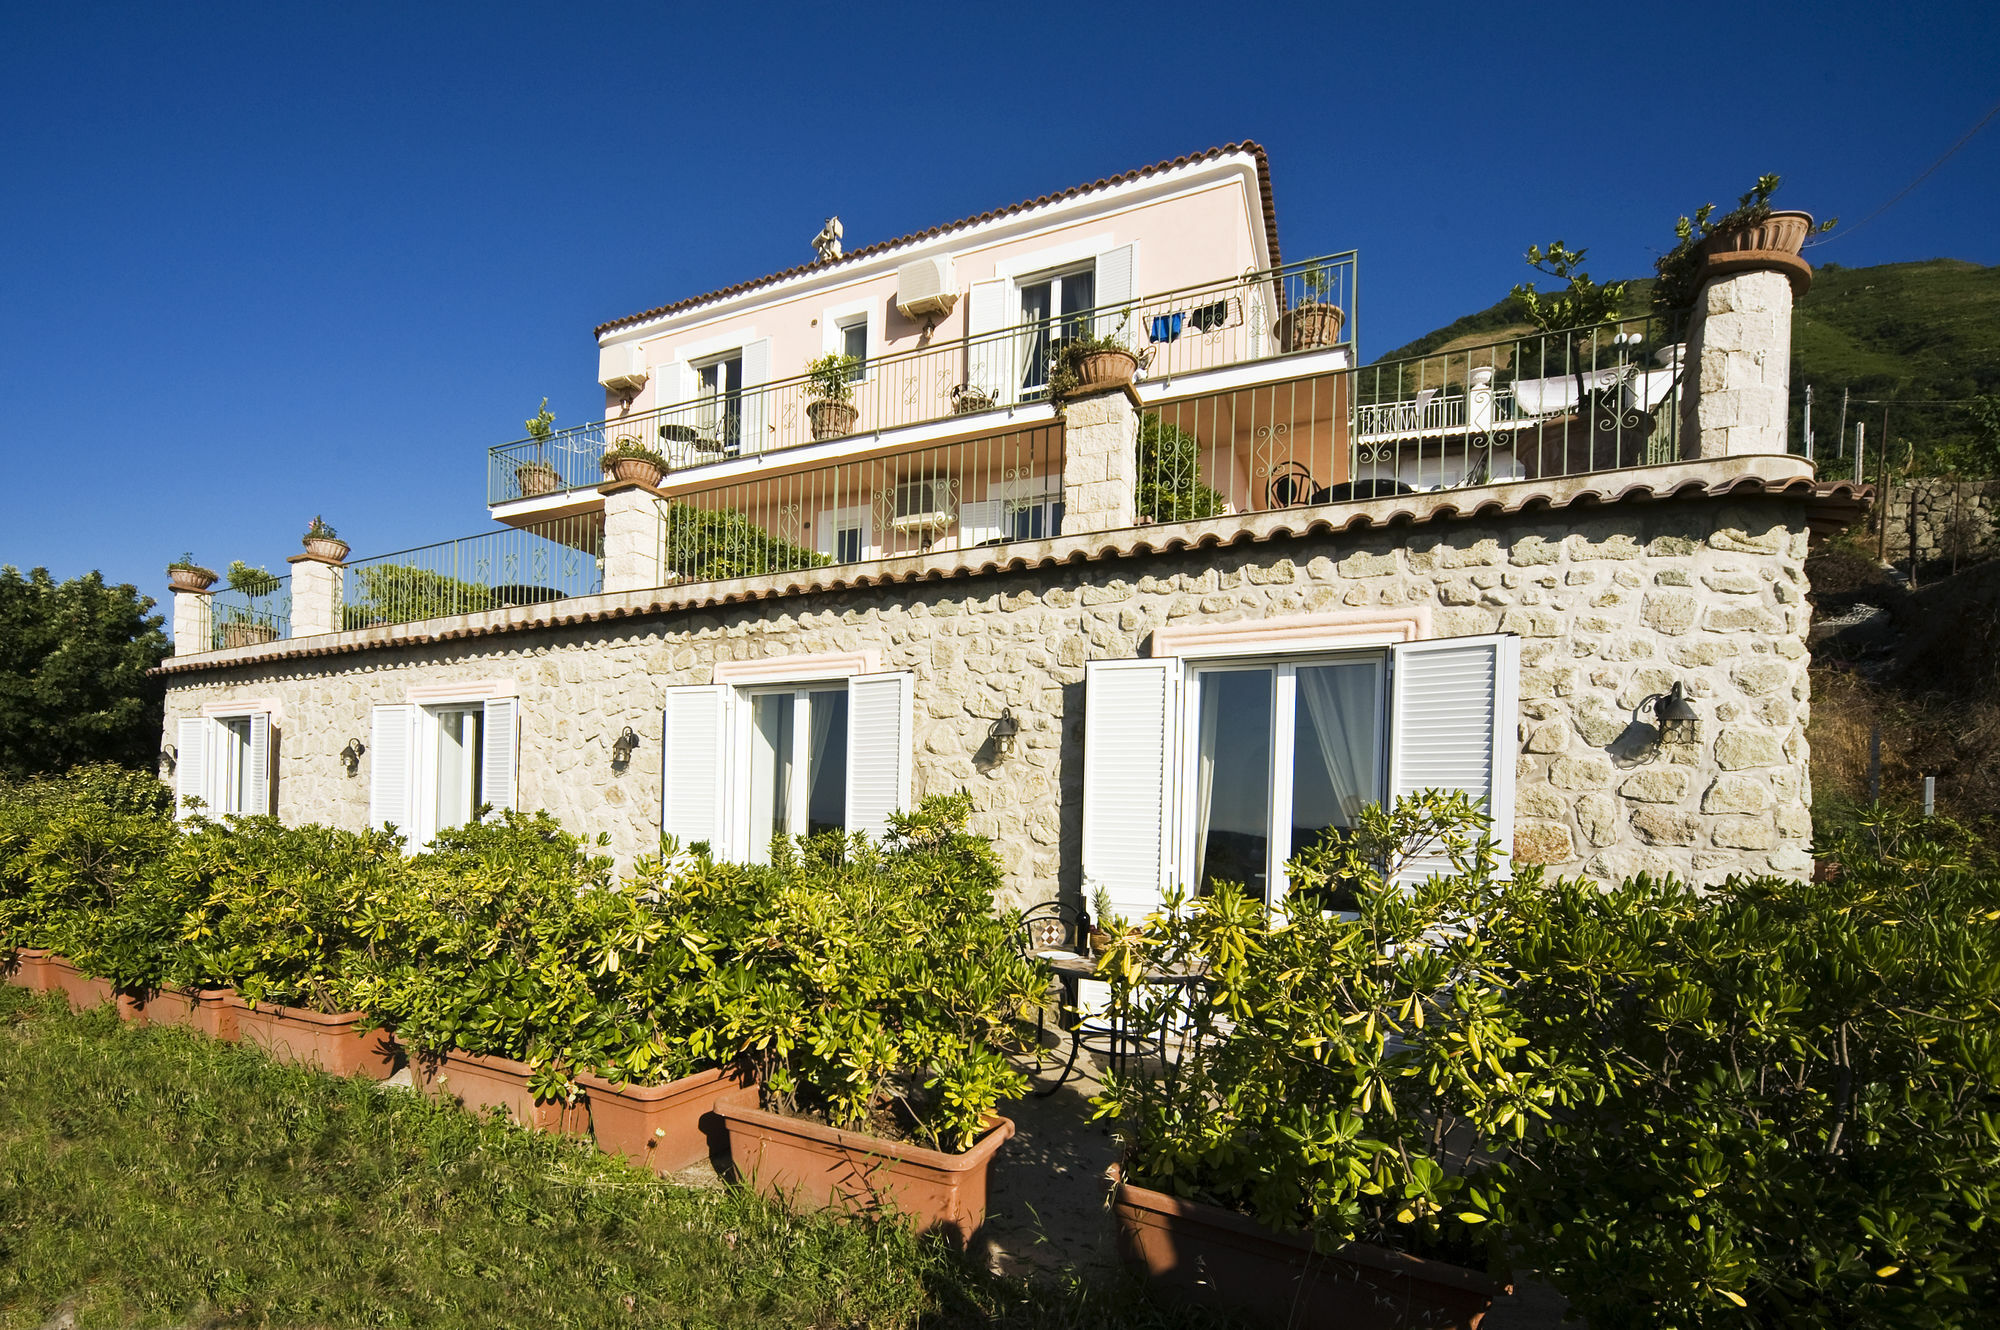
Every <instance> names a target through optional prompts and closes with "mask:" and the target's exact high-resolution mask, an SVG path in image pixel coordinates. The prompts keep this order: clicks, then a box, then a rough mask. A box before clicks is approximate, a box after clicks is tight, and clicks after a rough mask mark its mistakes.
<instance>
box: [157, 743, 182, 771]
mask: <svg viewBox="0 0 2000 1330" xmlns="http://www.w3.org/2000/svg"><path fill="white" fill-rule="evenodd" d="M160 761H162V762H164V763H166V764H167V770H168V771H172V770H173V769H174V768H175V767H177V766H179V765H180V762H181V754H180V750H179V749H178V748H175V747H174V746H173V745H172V744H165V745H163V746H162V747H161V749H160Z"/></svg>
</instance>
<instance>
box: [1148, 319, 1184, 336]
mask: <svg viewBox="0 0 2000 1330" xmlns="http://www.w3.org/2000/svg"><path fill="white" fill-rule="evenodd" d="M1180 335H1181V316H1180V315H1178V314H1160V315H1156V316H1155V317H1154V319H1153V322H1152V326H1151V329H1150V331H1148V332H1147V334H1146V340H1147V341H1149V342H1171V341H1173V340H1174V339H1175V338H1177V337H1179V336H1180Z"/></svg>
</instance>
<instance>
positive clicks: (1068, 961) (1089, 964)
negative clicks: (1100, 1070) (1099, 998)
mask: <svg viewBox="0 0 2000 1330" xmlns="http://www.w3.org/2000/svg"><path fill="white" fill-rule="evenodd" d="M1035 958H1036V959H1037V960H1040V961H1042V962H1044V963H1045V964H1047V966H1048V967H1049V968H1050V969H1051V970H1054V971H1055V973H1056V980H1057V982H1059V983H1060V984H1061V985H1062V1011H1061V1013H1060V1016H1059V1017H1058V1019H1059V1020H1060V1022H1061V1028H1063V1029H1065V1030H1067V1031H1068V1032H1069V1060H1068V1061H1066V1062H1064V1063H1063V1069H1062V1074H1061V1075H1060V1076H1057V1077H1056V1079H1055V1083H1054V1084H1052V1085H1047V1086H1044V1087H1043V1088H1042V1089H1039V1090H1036V1091H1035V1092H1034V1093H1035V1094H1036V1095H1037V1096H1040V1097H1046V1096H1048V1095H1052V1094H1054V1093H1055V1092H1056V1091H1057V1090H1060V1089H1062V1087H1063V1085H1064V1083H1065V1082H1067V1081H1068V1080H1069V1078H1070V1075H1071V1073H1072V1072H1074V1071H1075V1070H1076V1058H1077V1054H1078V1053H1079V1052H1081V1051H1082V1050H1083V1049H1084V1047H1085V1046H1086V1044H1087V1042H1088V1041H1090V1040H1102V1041H1103V1042H1104V1050H1103V1051H1104V1056H1105V1060H1106V1062H1107V1063H1108V1064H1109V1067H1110V1069H1111V1070H1112V1071H1114V1072H1115V1071H1120V1070H1122V1069H1123V1068H1124V1065H1125V1062H1126V1059H1128V1058H1129V1057H1131V1055H1132V1053H1133V1052H1135V1051H1139V1050H1141V1049H1147V1048H1149V1049H1152V1050H1155V1051H1157V1052H1158V1053H1159V1055H1160V1058H1161V1060H1162V1061H1164V1060H1165V1059H1166V1056H1167V1030H1166V1026H1164V1025H1162V1026H1161V1027H1160V1028H1159V1029H1158V1030H1156V1031H1151V1032H1134V1031H1131V1030H1126V1029H1123V1028H1121V1027H1120V1026H1119V1025H1117V1024H1116V1023H1105V1024H1102V1025H1098V1026H1096V1027H1092V1026H1091V1024H1090V1022H1089V1018H1087V1017H1086V1016H1085V1015H1084V1013H1083V1003H1082V1000H1081V998H1080V997H1079V992H1080V990H1081V988H1082V985H1083V981H1084V980H1086V979H1091V978H1095V977H1096V975H1097V958H1096V957H1095V956H1081V955H1078V954H1077V953H1076V952H1073V951H1042V952H1036V953H1035ZM1201 979H1202V972H1201V971H1199V970H1177V969H1167V968H1165V967H1163V966H1148V967H1146V970H1145V973H1143V974H1142V975H1140V976H1139V982H1140V984H1142V985H1146V986H1153V985H1164V986H1174V987H1181V988H1186V987H1189V986H1191V985H1193V984H1196V983H1199V982H1200V981H1201Z"/></svg>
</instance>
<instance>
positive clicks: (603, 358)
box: [597, 342, 647, 393]
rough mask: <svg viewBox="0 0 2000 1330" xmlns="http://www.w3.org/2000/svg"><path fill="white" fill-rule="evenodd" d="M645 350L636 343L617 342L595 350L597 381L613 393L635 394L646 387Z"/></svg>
mask: <svg viewBox="0 0 2000 1330" xmlns="http://www.w3.org/2000/svg"><path fill="white" fill-rule="evenodd" d="M646 378H647V374H646V350H645V348H644V347H642V346H640V345H639V344H638V343H637V342H617V343H614V344H613V345H611V346H603V347H599V348H598V349H597V381H598V382H599V383H601V384H603V385H604V386H605V387H607V388H609V389H610V390H611V391H612V392H614V393H636V392H638V391H639V390H640V389H641V388H643V387H645V386H646Z"/></svg>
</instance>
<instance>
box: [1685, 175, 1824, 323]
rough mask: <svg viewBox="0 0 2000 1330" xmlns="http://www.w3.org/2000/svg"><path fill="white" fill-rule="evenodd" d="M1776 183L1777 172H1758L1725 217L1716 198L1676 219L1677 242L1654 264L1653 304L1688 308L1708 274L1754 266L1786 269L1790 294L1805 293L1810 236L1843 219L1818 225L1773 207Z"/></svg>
mask: <svg viewBox="0 0 2000 1330" xmlns="http://www.w3.org/2000/svg"><path fill="white" fill-rule="evenodd" d="M1778 184H1779V178H1778V177H1777V176H1775V175H1761V176H1758V177H1757V183H1756V184H1754V185H1752V186H1751V187H1750V191H1749V192H1748V193H1747V194H1744V195H1742V196H1741V197H1740V198H1738V199H1737V200H1736V206H1735V207H1734V208H1732V209H1730V210H1729V211H1728V212H1726V213H1724V214H1723V215H1722V216H1720V217H1717V216H1715V205H1714V204H1713V203H1704V204H1702V205H1701V207H1699V208H1697V209H1696V210H1695V213H1694V216H1692V217H1682V218H1681V219H1680V220H1679V221H1678V222H1676V223H1675V224H1674V235H1675V236H1676V237H1677V238H1678V243H1676V244H1675V246H1674V247H1673V248H1672V249H1670V250H1668V251H1667V252H1666V253H1665V254H1664V255H1662V256H1661V257H1660V261H1659V263H1658V264H1657V265H1656V266H1657V268H1658V271H1659V280H1658V281H1656V282H1655V283H1654V284H1653V308H1654V309H1657V310H1661V311H1674V310H1684V309H1687V308H1689V307H1690V306H1692V305H1693V304H1694V298H1695V295H1696V293H1697V292H1699V291H1700V290H1701V287H1702V284H1703V283H1704V282H1706V281H1707V280H1708V279H1709V278H1711V277H1719V276H1723V275H1725V274H1727V273H1731V272H1745V271H1749V270H1751V269H1755V268H1766V269H1771V270H1773V271H1777V272H1782V273H1784V274H1785V276H1786V277H1787V278H1788V279H1790V281H1791V283H1792V293H1793V294H1794V295H1804V294H1805V290H1806V287H1807V286H1809V285H1810V284H1811V282H1812V267H1811V265H1809V264H1808V263H1807V262H1806V261H1805V260H1804V259H1803V258H1801V257H1800V252H1801V251H1802V250H1803V249H1804V247H1805V242H1806V237H1807V236H1811V235H1823V234H1825V233H1826V232H1828V231H1831V230H1832V229H1833V228H1834V227H1835V226H1836V225H1838V224H1839V221H1840V219H1839V218H1837V217H1832V218H1828V219H1827V220H1826V221H1824V222H1820V223H1818V224H1817V225H1815V224H1814V222H1813V217H1812V214H1811V213H1809V212H1788V211H1777V210H1774V209H1773V208H1772V207H1771V196H1772V195H1773V194H1775V193H1777V190H1778Z"/></svg>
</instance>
